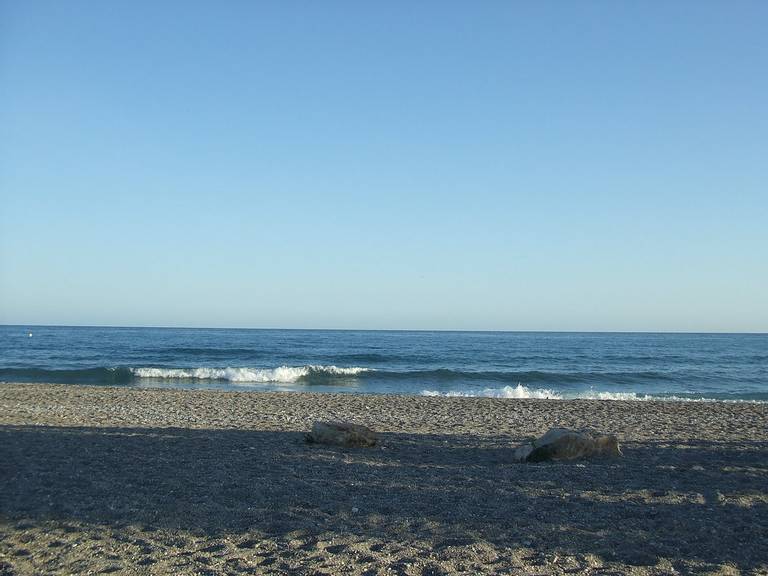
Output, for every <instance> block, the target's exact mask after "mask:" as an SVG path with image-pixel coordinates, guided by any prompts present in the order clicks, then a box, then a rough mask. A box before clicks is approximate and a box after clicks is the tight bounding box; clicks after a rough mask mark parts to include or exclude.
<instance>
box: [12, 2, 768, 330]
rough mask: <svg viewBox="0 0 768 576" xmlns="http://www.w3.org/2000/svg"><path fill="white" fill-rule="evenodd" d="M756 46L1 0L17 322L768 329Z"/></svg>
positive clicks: (233, 8)
mask: <svg viewBox="0 0 768 576" xmlns="http://www.w3.org/2000/svg"><path fill="white" fill-rule="evenodd" d="M766 29H768V3H766V2H758V1H755V2H740V1H736V2H725V1H721V2H710V1H699V0H697V1H689V2H684V1H675V2H615V1H608V0H605V1H598V2H589V1H585V2H566V1H562V2H557V1H546V2H509V1H503V2H494V1H487V2H479V3H478V2H451V1H439V2H438V1H433V2H429V1H428V2H404V1H402V2H401V1H393V2H352V1H350V2H333V1H329V2H300V1H287V2H277V1H275V2H266V1H265V2H245V1H243V2H237V1H229V2H187V1H184V2H181V1H179V2H174V1H167V2H150V1H140V0H134V1H131V2H101V1H96V0H94V1H82V0H70V1H68V2H59V1H46V0H41V1H36V2H24V1H22V0H15V1H9V0H0V323H5V324H66V325H122V326H210V327H214V326H216V327H218V326H220V327H254V328H258V327H274V328H360V329H458V330H464V329H466V330H474V329H483V330H584V331H590V330H605V331H612V330H618V331H633V330H639V331H731V332H739V331H757V332H765V331H768V34H766V33H765V31H766Z"/></svg>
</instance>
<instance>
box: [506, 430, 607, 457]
mask: <svg viewBox="0 0 768 576" xmlns="http://www.w3.org/2000/svg"><path fill="white" fill-rule="evenodd" d="M621 455H622V454H621V449H620V448H619V441H618V440H617V439H616V437H615V436H613V435H608V434H600V433H598V432H594V431H592V430H579V431H576V430H568V429H567V428H552V429H550V430H549V431H548V432H547V433H546V434H544V436H542V437H541V438H539V439H538V440H534V441H533V442H530V443H527V444H523V445H521V446H518V447H517V448H516V449H515V455H514V459H515V460H516V461H518V462H546V461H549V460H578V459H582V458H594V457H613V456H621Z"/></svg>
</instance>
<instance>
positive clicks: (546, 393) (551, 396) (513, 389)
mask: <svg viewBox="0 0 768 576" xmlns="http://www.w3.org/2000/svg"><path fill="white" fill-rule="evenodd" d="M421 395H422V396H443V397H467V398H478V397H479V398H537V399H544V400H625V401H637V402H650V401H656V402H659V401H663V402H735V403H749V404H765V403H766V402H765V401H763V400H730V399H727V400H720V399H717V398H703V397H702V398H686V397H682V396H651V395H650V394H637V393H636V392H600V391H596V390H590V391H588V392H580V393H576V394H562V393H559V392H554V391H553V390H548V389H545V388H528V387H526V386H523V385H522V384H518V385H517V386H504V387H503V388H484V389H482V390H455V391H449V392H438V391H436V390H422V392H421Z"/></svg>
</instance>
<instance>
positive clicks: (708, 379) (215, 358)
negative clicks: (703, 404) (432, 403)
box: [0, 326, 768, 402]
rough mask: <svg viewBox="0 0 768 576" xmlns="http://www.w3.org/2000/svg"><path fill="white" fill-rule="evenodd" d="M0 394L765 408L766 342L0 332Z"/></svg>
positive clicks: (637, 336)
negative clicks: (99, 392)
mask: <svg viewBox="0 0 768 576" xmlns="http://www.w3.org/2000/svg"><path fill="white" fill-rule="evenodd" d="M0 381H6V382H57V383H65V384H96V385H119V386H138V387H170V388H217V389H227V390H285V391H299V390H303V391H318V392H346V393H354V394H426V395H449V396H453V395H466V396H493V397H502V398H606V399H637V400H645V399H655V398H663V399H672V400H701V399H708V400H737V401H762V402H765V401H768V334H648V333H622V334H620V333H551V332H406V331H403V332H399V331H391V332H390V331H381V332H380V331H346V330H344V331H335V330H327V331H326V330H237V329H176V328H97V327H41V326H33V327H28V326H0Z"/></svg>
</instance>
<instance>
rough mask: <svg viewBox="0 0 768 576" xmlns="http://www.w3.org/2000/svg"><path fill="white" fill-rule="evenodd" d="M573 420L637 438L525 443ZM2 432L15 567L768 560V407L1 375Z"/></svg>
mask: <svg viewBox="0 0 768 576" xmlns="http://www.w3.org/2000/svg"><path fill="white" fill-rule="evenodd" d="M316 420H342V421H348V422H354V423H359V424H364V425H366V426H369V427H371V428H372V429H374V430H375V431H376V432H377V433H378V435H379V442H378V444H377V445H376V446H375V447H373V448H356V449H353V448H335V447H329V446H318V445H308V444H306V443H305V441H304V433H305V432H306V431H307V430H309V428H310V427H311V425H312V423H313V422H314V421H316ZM554 426H562V427H568V428H584V427H589V428H594V429H598V430H600V431H602V432H605V433H611V434H615V435H617V436H618V438H619V441H620V443H621V448H622V451H623V454H624V455H623V457H621V458H618V459H606V460H591V461H580V462H567V463H541V464H516V463H514V462H513V461H512V452H513V450H514V447H515V446H516V445H517V444H519V443H521V442H524V441H526V440H528V439H530V438H531V437H535V436H539V435H541V434H543V433H544V432H546V431H547V430H548V429H549V428H551V427H554ZM0 433H2V437H1V438H0V575H3V576H10V575H32V574H108V573H113V574H137V575H138V574H189V575H192V574H198V575H214V574H307V575H310V574H314V575H322V574H351V575H366V576H373V575H377V574H382V575H384V574H397V575H419V576H428V575H441V574H531V575H533V574H537V575H555V574H595V575H597V574H605V575H607V574H637V575H646V574H647V575H651V574H712V575H714V574H720V575H734V574H768V404H760V403H748V402H740V403H725V402H716V403H715V402H655V401H653V402H641V401H601V400H535V399H522V400H518V399H498V398H445V397H419V396H385V395H346V394H316V393H304V392H297V393H287V392H284V393H279V392H275V393H271V392H232V391H212V390H173V389H139V388H125V387H107V386H78V385H48V384H14V383H2V384H0Z"/></svg>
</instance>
